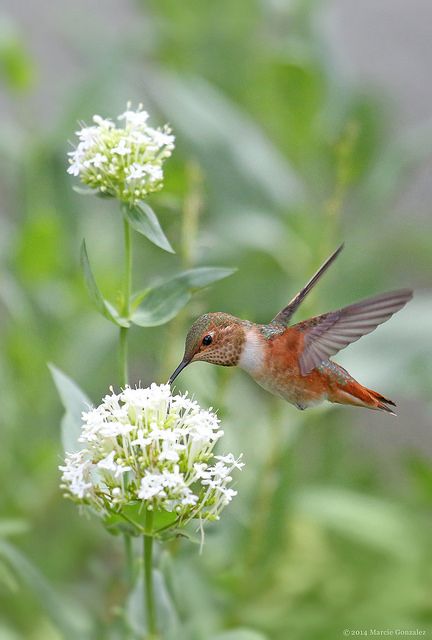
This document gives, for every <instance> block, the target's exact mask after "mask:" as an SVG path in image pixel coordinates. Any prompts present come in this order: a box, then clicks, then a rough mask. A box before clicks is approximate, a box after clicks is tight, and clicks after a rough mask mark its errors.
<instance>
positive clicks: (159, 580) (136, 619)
mask: <svg viewBox="0 0 432 640" xmlns="http://www.w3.org/2000/svg"><path fill="white" fill-rule="evenodd" d="M153 586H154V596H155V606H156V619H157V622H158V625H159V628H160V630H161V631H162V633H163V634H164V637H166V636H168V637H170V638H171V637H178V636H177V635H176V633H177V630H178V626H179V620H178V617H177V613H176V610H175V607H174V604H173V602H172V600H171V597H170V595H169V592H168V589H167V588H166V585H165V580H164V577H163V575H162V573H161V572H160V571H158V570H157V569H153ZM144 601H145V600H144V584H143V580H142V578H141V577H140V579H139V580H138V581H137V583H136V585H135V588H134V590H133V591H132V593H131V594H130V596H129V598H128V602H127V607H126V611H127V621H128V623H129V625H130V627H131V629H132V630H133V632H134V633H135V634H136V635H137V636H138V637H141V636H142V635H143V634H146V633H147V618H146V611H145V607H144V606H143V603H144ZM172 634H173V636H172Z"/></svg>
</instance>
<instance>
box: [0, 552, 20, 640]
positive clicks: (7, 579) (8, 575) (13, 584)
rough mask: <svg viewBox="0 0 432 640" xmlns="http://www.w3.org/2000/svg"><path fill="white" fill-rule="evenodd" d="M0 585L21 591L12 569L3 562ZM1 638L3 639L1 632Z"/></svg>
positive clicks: (0, 568)
mask: <svg viewBox="0 0 432 640" xmlns="http://www.w3.org/2000/svg"><path fill="white" fill-rule="evenodd" d="M0 584H4V585H5V586H6V587H7V588H8V589H9V591H13V592H14V593H16V592H17V591H18V589H19V584H18V581H17V579H16V577H15V575H14V573H13V571H12V569H11V568H10V567H9V566H8V565H7V564H6V563H5V562H3V561H1V562H0ZM0 638H2V635H1V630H0Z"/></svg>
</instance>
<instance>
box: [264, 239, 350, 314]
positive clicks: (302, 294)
mask: <svg viewBox="0 0 432 640" xmlns="http://www.w3.org/2000/svg"><path fill="white" fill-rule="evenodd" d="M343 247H344V246H343V244H341V245H340V247H338V248H337V249H336V251H335V252H334V253H332V254H331V256H330V257H329V258H327V260H326V261H325V262H324V264H323V265H322V266H321V267H320V268H319V269H318V271H317V272H316V274H315V275H314V276H312V278H311V279H310V280H309V282H308V283H307V285H305V287H303V289H302V290H301V291H299V292H298V294H297V295H296V296H294V298H293V299H292V300H291V302H289V303H288V304H287V306H286V307H284V308H283V309H282V311H279V313H278V314H277V316H275V317H274V318H273V320H272V322H275V323H277V324H283V325H285V326H286V325H287V324H288V322H289V321H290V319H291V316H292V315H293V314H294V312H295V311H296V310H297V308H298V307H299V306H300V305H301V303H302V302H303V300H304V299H305V298H306V296H307V294H308V293H309V291H311V290H312V289H313V287H314V286H315V285H316V283H317V282H318V280H319V279H320V278H321V276H322V275H323V273H325V272H326V271H327V269H328V268H329V266H330V265H331V264H332V263H333V262H334V261H335V260H336V258H337V257H338V255H339V254H340V252H341V251H342V249H343Z"/></svg>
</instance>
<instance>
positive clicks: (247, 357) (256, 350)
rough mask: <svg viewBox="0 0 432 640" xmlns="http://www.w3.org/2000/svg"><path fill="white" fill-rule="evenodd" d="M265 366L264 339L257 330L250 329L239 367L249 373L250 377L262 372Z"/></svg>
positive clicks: (246, 334)
mask: <svg viewBox="0 0 432 640" xmlns="http://www.w3.org/2000/svg"><path fill="white" fill-rule="evenodd" d="M263 364H264V346H263V338H262V336H261V335H259V333H258V332H257V331H256V330H255V328H252V329H249V330H247V331H246V332H245V341H244V344H243V350H242V352H241V355H240V358H239V361H238V366H239V367H240V368H241V369H244V370H245V371H247V372H248V373H249V374H250V375H254V374H257V373H259V371H261V369H262V366H263Z"/></svg>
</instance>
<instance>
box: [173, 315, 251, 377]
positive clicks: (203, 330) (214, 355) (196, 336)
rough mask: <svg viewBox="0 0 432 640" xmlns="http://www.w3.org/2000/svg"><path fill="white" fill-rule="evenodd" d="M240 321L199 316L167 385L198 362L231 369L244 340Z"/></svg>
mask: <svg viewBox="0 0 432 640" xmlns="http://www.w3.org/2000/svg"><path fill="white" fill-rule="evenodd" d="M244 324H245V321H244V320H240V319H239V318H236V317H235V316H231V315H229V314H228V313H206V314H204V315H203V316H200V317H199V318H198V319H197V320H195V322H194V323H193V325H192V326H191V328H190V329H189V331H188V334H187V336H186V344H185V351H184V355H183V360H182V361H181V362H180V364H179V366H178V367H177V369H176V370H175V371H174V373H173V374H172V375H171V377H170V379H169V383H170V384H171V383H172V382H174V380H175V379H176V378H177V376H178V374H179V373H180V372H181V371H182V370H183V369H184V368H185V367H186V366H187V365H188V364H190V363H191V362H195V361H197V360H202V361H203V362H211V363H212V364H219V365H221V366H223V367H234V366H235V365H236V364H237V363H238V361H239V358H240V355H241V352H242V348H243V343H244V340H245V333H244Z"/></svg>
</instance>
